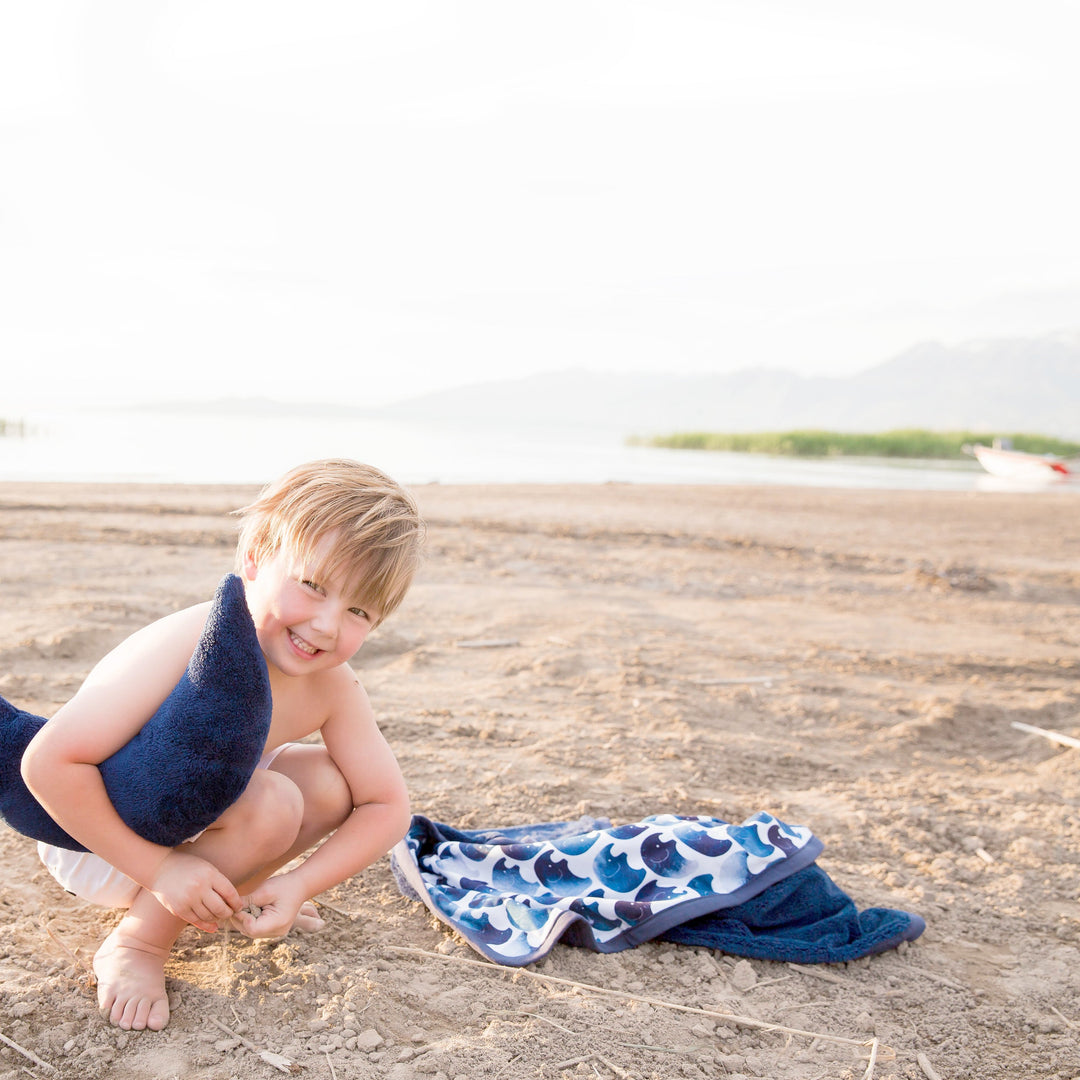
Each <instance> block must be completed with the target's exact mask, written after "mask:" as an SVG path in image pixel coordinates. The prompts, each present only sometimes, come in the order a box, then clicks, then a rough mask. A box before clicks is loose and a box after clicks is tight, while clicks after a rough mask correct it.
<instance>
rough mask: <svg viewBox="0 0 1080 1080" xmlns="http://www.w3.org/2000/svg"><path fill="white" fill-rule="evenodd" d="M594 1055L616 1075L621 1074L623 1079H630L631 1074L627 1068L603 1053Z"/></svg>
mask: <svg viewBox="0 0 1080 1080" xmlns="http://www.w3.org/2000/svg"><path fill="white" fill-rule="evenodd" d="M593 1057H594V1058H596V1060H597V1061H599V1062H600V1064H601V1065H606V1066H607V1067H608V1068H609V1069H610V1070H611V1071H612V1072H613V1073H614V1074H615V1075H616V1076H621V1077H622V1078H623V1080H630V1074H629V1073H628V1072H627V1071H626V1070H625V1069H620V1068H619V1066H618V1065H616V1064H615V1062H613V1061H608V1059H607V1058H606V1057H604V1056H603V1055H602V1054H593Z"/></svg>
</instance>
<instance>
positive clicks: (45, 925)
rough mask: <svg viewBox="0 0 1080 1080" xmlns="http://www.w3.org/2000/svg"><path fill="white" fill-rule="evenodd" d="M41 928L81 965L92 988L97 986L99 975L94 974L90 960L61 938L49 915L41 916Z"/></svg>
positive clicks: (87, 983)
mask: <svg viewBox="0 0 1080 1080" xmlns="http://www.w3.org/2000/svg"><path fill="white" fill-rule="evenodd" d="M41 928H42V929H43V930H44V931H45V933H46V934H48V935H49V937H50V938H51V939H52V941H53V942H54V943H55V944H57V945H59V946H60V948H61V949H63V950H64V952H65V953H67V955H68V956H69V957H71V959H72V960H74V961H75V963H76V964H77V965H78V966H79V967H81V968H82V969H83V971H84V972H86V985H87V986H88V987H89V988H90V989H91V990H93V989H94V987H95V986H97V975H95V974H94V969H93V967H92V966H91V964H90V962H89V961H87V960H84V959H83V958H82V957H81V956H80V955H79V954H78V953H77V952H75V951H74V950H73V949H71V948H69V947H68V945H67V944H66V943H65V942H63V941H62V940H61V939H60V937H59V936H58V935H57V934H56V933H55V932H54V931H53V928H52V923H51V921H50V920H49V917H48V916H47V915H42V916H41Z"/></svg>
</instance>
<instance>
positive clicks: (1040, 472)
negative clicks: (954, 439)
mask: <svg viewBox="0 0 1080 1080" xmlns="http://www.w3.org/2000/svg"><path fill="white" fill-rule="evenodd" d="M971 453H972V454H974V455H975V457H976V459H977V460H978V462H979V464H980V465H981V466H982V467H983V468H984V469H985V470H986V471H987V472H988V473H990V474H991V476H1001V477H1004V478H1005V479H1007V480H1033V481H1039V482H1041V483H1046V482H1048V481H1055V480H1067V479H1068V478H1069V477H1070V476H1072V475H1074V469H1075V468H1076V464H1075V462H1066V461H1064V460H1062V459H1061V458H1059V457H1058V456H1057V455H1056V454H1028V453H1025V452H1024V451H1022V450H1013V449H1012V447H1009V446H998V445H994V446H983V445H982V443H976V444H975V445H974V446H973V447H971ZM1070 466H1071V467H1070Z"/></svg>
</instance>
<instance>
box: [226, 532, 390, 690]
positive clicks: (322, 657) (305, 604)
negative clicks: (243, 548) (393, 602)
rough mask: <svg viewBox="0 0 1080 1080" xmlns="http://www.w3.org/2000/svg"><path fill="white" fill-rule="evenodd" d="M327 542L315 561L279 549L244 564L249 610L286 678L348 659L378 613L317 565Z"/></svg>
mask: <svg viewBox="0 0 1080 1080" xmlns="http://www.w3.org/2000/svg"><path fill="white" fill-rule="evenodd" d="M332 540H333V538H332V537H328V538H325V539H324V540H323V541H322V542H321V543H320V544H319V546H318V548H317V549H316V552H315V555H316V558H315V559H313V560H312V561H311V563H308V562H306V561H305V560H304V559H302V558H300V557H299V556H297V555H295V554H294V553H293V552H291V551H288V550H285V549H279V550H278V551H277V552H275V553H274V555H272V556H270V557H269V558H263V559H261V560H260V561H259V562H256V561H255V559H254V558H252V556H251V555H246V556H245V557H244V560H243V577H244V584H245V586H246V592H247V602H248V608H249V609H250V611H251V617H252V620H253V621H254V623H255V630H256V633H257V635H258V639H259V644H260V646H261V647H262V651H263V654H264V655H265V656H266V660H267V663H269V664H272V665H273V666H274V667H276V668H277V669H278V670H279V671H281V672H282V673H283V674H285V675H310V674H314V673H315V672H318V671H325V670H327V669H329V668H334V667H338V666H339V665H340V664H343V663H345V662H346V661H347V660H349V659H350V658H351V657H352V656H353V655H354V654H355V653H356V651H357V650H358V649H359V648H360V646H361V645H362V644H363V643H364V639H365V638H366V637H367V635H368V633H369V632H370V631H371V629H372V627H373V626H374V625H375V623H376V622H377V621H378V617H379V613H378V611H376V610H374V609H373V608H372V607H371V606H369V605H366V604H365V603H364V601H363V599H362V598H361V597H358V596H356V595H355V594H353V593H351V592H349V591H348V589H347V586H346V583H345V582H344V581H342V580H340V579H339V578H338V577H337V576H335V575H331V576H329V577H320V576H319V575H318V574H317V573H316V571H315V569H314V567H315V566H317V565H318V564H319V563H320V562H322V561H323V560H322V559H321V557H320V556H321V555H322V554H323V552H324V550H325V549H326V548H329V547H330V546H331V544H332Z"/></svg>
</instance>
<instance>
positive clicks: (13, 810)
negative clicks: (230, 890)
mask: <svg viewBox="0 0 1080 1080" xmlns="http://www.w3.org/2000/svg"><path fill="white" fill-rule="evenodd" d="M271 708H272V706H271V700H270V678H269V675H268V674H267V670H266V660H265V659H264V657H263V654H262V650H261V649H260V648H259V641H258V638H257V637H256V635H255V625H254V623H253V622H252V619H251V614H250V612H249V611H248V608H247V601H246V600H245V597H244V585H243V582H242V581H241V580H240V578H239V577H237V575H235V574H229V575H227V576H226V577H225V578H223V579H222V581H221V583H220V584H219V586H218V589H217V592H216V594H215V595H214V600H213V603H212V605H211V609H210V614H209V617H208V618H207V620H206V628H205V629H204V630H203V633H202V637H201V638H200V639H199V644H198V646H197V648H196V649H195V653H194V655H193V656H192V658H191V662H190V663H189V664H188V667H187V670H186V671H185V672H184V675H183V677H182V678H181V680H180V682H179V683H177V685H176V687H175V689H174V690H173V691H172V693H171V694H170V695H169V696H168V697H167V698H166V699H165V701H164V702H163V703H162V705H161V707H160V708H159V709H158V710H157V712H156V713H155V714H154V715H153V716H152V717H151V718H150V719H149V720H148V721H147V722H146V724H145V725H144V726H143V728H142V729H141V730H140V731H139V733H138V734H137V735H136V736H135V738H133V739H132V740H131V741H130V742H129V743H127V745H125V746H122V747H121V748H120V749H119V750H118V751H117V752H116V753H115V754H113V755H112V757H110V758H107V759H106V760H105V761H103V762H102V763H101V765H100V766H99V768H100V769H101V776H102V779H103V781H104V783H105V790H106V791H107V792H108V795H109V799H110V800H111V802H112V804H113V806H114V807H116V811H117V813H118V814H119V815H120V817H121V819H122V820H123V821H124V823H125V824H126V825H128V826H129V827H130V828H131V829H132V830H133V831H134V832H136V833H138V834H139V835H140V836H142V837H143V838H144V839H146V840H150V841H151V842H152V843H155V844H163V845H165V846H166V847H175V846H176V845H178V844H182V843H183V842H184V841H185V840H187V839H189V838H190V837H192V836H195V835H196V834H197V833H199V832H201V831H202V830H203V829H205V828H206V827H207V826H208V825H211V824H213V822H215V821H217V819H218V818H219V817H221V815H222V814H223V813H224V812H225V810H227V809H228V808H229V807H230V806H231V805H232V804H233V803H234V802H235V801H236V800H237V799H238V798H239V797H240V795H241V794H242V793H243V791H244V788H245V787H246V786H247V783H248V781H249V780H250V779H251V774H252V773H253V772H254V771H255V766H256V765H257V764H258V763H259V757H260V756H261V754H262V752H263V748H264V746H265V745H266V737H267V735H268V734H269V731H270V714H271ZM44 723H45V718H44V717H41V716H35V715H34V714H33V713H28V712H23V711H22V710H21V709H17V708H15V706H14V705H11V704H10V703H8V702H7V701H5V700H4V699H3V698H0V817H3V819H4V821H6V822H7V823H8V824H9V825H10V826H11V827H12V828H13V829H15V830H16V832H20V833H23V834H24V835H25V836H30V837H32V838H33V839H35V840H43V841H44V842H45V843H47V844H52V845H54V846H56V847H62V848H69V849H71V850H73V851H85V850H86V849H85V848H84V847H83V846H82V845H81V844H80V843H78V841H76V840H74V839H73V838H72V837H71V836H69V835H68V834H67V833H66V832H65V831H64V830H63V829H61V828H60V826H59V825H57V824H56V822H55V821H53V819H52V818H51V817H49V815H48V814H47V813H46V812H45V810H44V809H43V808H42V807H41V805H40V803H38V801H37V800H36V799H35V798H34V796H33V795H31V794H30V791H29V790H28V788H27V787H26V784H25V783H24V782H23V778H22V773H21V771H20V764H21V762H22V756H23V752H24V751H25V750H26V747H27V745H28V744H29V742H30V740H31V739H32V738H33V737H34V735H36V734H37V731H38V729H39V728H40V727H41V726H42V724H44Z"/></svg>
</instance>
